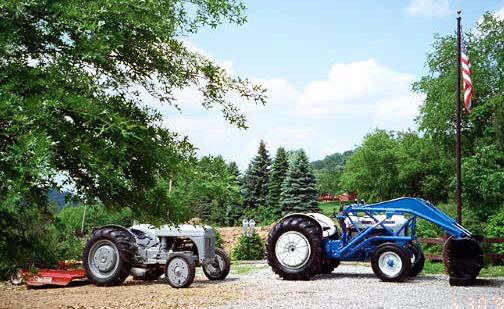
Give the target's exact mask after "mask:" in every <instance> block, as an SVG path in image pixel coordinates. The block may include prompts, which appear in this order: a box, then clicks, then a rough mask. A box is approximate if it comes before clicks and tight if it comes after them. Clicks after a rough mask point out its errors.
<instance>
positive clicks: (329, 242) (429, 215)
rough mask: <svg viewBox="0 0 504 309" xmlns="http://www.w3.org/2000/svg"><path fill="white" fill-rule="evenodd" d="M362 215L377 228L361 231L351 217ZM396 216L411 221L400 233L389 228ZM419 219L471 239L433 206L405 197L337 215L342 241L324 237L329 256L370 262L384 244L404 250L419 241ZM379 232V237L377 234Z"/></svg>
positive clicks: (353, 208) (404, 225) (453, 234)
mask: <svg viewBox="0 0 504 309" xmlns="http://www.w3.org/2000/svg"><path fill="white" fill-rule="evenodd" d="M359 213H364V214H366V215H367V216H369V217H370V218H371V219H372V220H373V221H374V225H372V226H371V227H368V228H366V229H364V230H362V229H359V227H358V225H357V224H356V223H355V222H354V221H353V220H352V216H357V215H358V214H359ZM383 214H385V218H384V219H381V220H379V219H378V218H377V217H376V216H377V215H383ZM393 215H405V216H406V217H407V218H408V219H407V221H406V222H405V223H404V224H403V225H402V226H401V227H400V228H399V229H398V230H397V231H393V230H392V229H391V228H389V227H387V226H386V223H387V220H390V219H391V218H392V216H393ZM417 218H422V219H424V220H427V221H430V222H432V223H434V224H436V225H437V226H439V227H441V228H442V229H443V230H444V231H445V232H446V233H447V234H449V235H451V236H453V237H454V238H456V239H461V238H466V237H471V236H472V235H471V233H470V232H469V231H468V230H467V229H465V228H464V227H462V226H461V225H460V224H459V223H457V222H456V221H455V220H453V219H452V218H451V217H449V216H448V215H446V214H444V213H443V212H441V211H440V210H439V209H437V208H436V207H435V206H434V205H432V204H431V203H429V202H427V201H425V200H422V199H419V198H407V197H403V198H398V199H394V200H390V201H385V202H381V203H376V204H370V205H364V204H352V205H350V206H348V207H347V208H346V209H344V210H343V212H342V213H341V214H339V215H338V216H337V219H338V221H339V223H340V226H341V230H342V235H341V238H340V239H331V238H324V249H325V254H326V257H328V258H330V259H335V260H340V261H368V260H369V259H370V258H371V256H372V255H373V253H374V252H375V251H376V249H377V247H378V246H379V245H381V244H383V243H394V244H396V245H398V246H401V247H405V246H407V245H408V244H410V243H414V242H415V241H416V221H417ZM345 219H348V221H349V222H350V223H351V224H352V226H353V228H354V229H355V230H356V231H357V233H358V235H357V236H356V237H353V238H351V237H350V233H348V231H347V227H346V224H345ZM377 230H379V232H380V233H379V234H378V235H376V232H377ZM373 232H375V234H373ZM415 246H418V247H419V244H415Z"/></svg>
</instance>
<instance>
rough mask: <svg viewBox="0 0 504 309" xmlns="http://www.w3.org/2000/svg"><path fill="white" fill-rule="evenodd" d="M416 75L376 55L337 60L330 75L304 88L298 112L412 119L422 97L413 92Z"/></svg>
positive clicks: (310, 114)
mask: <svg viewBox="0 0 504 309" xmlns="http://www.w3.org/2000/svg"><path fill="white" fill-rule="evenodd" d="M414 79H415V78H414V76H413V75H410V74H405V73H401V72H397V71H394V70H392V69H390V68H388V67H386V66H383V65H380V64H378V63H377V62H376V61H375V60H374V59H369V60H367V61H360V62H352V63H346V64H345V63H337V64H334V65H333V66H332V68H331V70H330V72H329V76H328V79H326V80H321V81H313V82H311V83H309V84H308V86H307V87H306V88H305V90H304V92H303V94H302V96H301V99H300V101H299V104H298V105H297V113H298V114H300V115H306V116H310V117H314V118H319V117H333V116H335V115H346V116H347V117H356V116H358V115H369V116H370V117H371V118H370V120H371V121H374V122H376V124H377V125H382V124H383V123H384V121H383V120H384V119H390V118H396V120H395V121H393V123H397V119H401V120H402V119H404V120H405V122H410V121H411V119H412V118H413V116H414V114H415V113H416V111H417V109H418V105H419V104H420V102H421V98H420V97H419V96H417V95H414V94H412V93H411V90H410V88H411V83H412V82H413V81H414Z"/></svg>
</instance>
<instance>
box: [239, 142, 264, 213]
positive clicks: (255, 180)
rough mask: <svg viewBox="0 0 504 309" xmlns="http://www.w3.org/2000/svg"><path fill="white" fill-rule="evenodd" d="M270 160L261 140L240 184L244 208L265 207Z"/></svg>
mask: <svg viewBox="0 0 504 309" xmlns="http://www.w3.org/2000/svg"><path fill="white" fill-rule="evenodd" d="M270 166H271V159H270V157H269V154H268V150H267V149H266V144H264V142H263V141H262V140H261V142H260V143H259V149H258V151H257V155H256V156H255V157H254V159H252V161H251V162H250V164H249V166H248V168H247V170H246V171H245V175H244V177H243V182H242V193H243V198H244V203H245V207H246V208H252V209H255V208H258V207H259V205H266V204H267V198H268V184H269V180H270Z"/></svg>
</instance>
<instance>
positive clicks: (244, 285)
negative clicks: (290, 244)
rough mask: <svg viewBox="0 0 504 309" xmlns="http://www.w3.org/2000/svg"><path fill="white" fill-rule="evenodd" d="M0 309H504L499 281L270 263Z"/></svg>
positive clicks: (41, 296)
mask: <svg viewBox="0 0 504 309" xmlns="http://www.w3.org/2000/svg"><path fill="white" fill-rule="evenodd" d="M0 308H66V309H70V308H79V309H88V308H114V309H115V308H126V309H129V308H131V309H132V308H135V309H136V308H153V309H154V308H156V309H157V308H222V309H224V308H227V309H230V308H236V309H243V308H247V309H263V308H275V309H279V308H288V309H291V308H304V309H306V308H345V309H350V308H359V309H361V308H387V309H389V308H401V309H402V308H419V309H420V308H436V309H438V308H454V309H455V308H457V309H462V308H485V309H492V308H497V309H504V278H491V279H490V278H482V279H478V281H477V284H476V285H475V286H471V287H450V286H449V284H448V280H447V277H446V276H444V275H437V276H432V275H420V276H419V277H418V278H416V279H412V280H408V281H406V282H403V283H385V282H380V281H379V280H378V279H377V278H376V277H375V276H374V274H373V272H372V270H371V268H370V267H366V266H361V265H351V264H342V265H341V266H340V267H338V268H337V269H336V270H335V272H334V273H332V274H330V275H321V276H317V277H315V278H314V279H313V280H310V281H283V280H280V279H279V278H278V277H277V276H276V275H274V274H273V273H272V272H271V270H270V268H269V267H267V265H264V264H262V265H254V264H252V265H249V264H246V265H233V268H232V273H231V274H230V275H229V277H228V278H227V279H226V280H225V281H221V282H211V281H209V280H207V279H206V278H205V277H204V276H203V275H202V274H201V273H199V274H198V275H197V278H196V280H195V282H194V283H193V285H192V286H191V287H190V288H188V289H179V290H176V289H173V288H171V287H170V286H169V285H168V284H166V283H164V282H163V281H158V282H140V281H132V280H128V281H126V282H125V284H124V285H123V286H119V287H108V288H100V287H96V286H94V285H81V286H73V287H69V288H51V289H47V288H46V289H31V290H27V289H26V287H13V286H11V285H7V284H3V285H1V286H0Z"/></svg>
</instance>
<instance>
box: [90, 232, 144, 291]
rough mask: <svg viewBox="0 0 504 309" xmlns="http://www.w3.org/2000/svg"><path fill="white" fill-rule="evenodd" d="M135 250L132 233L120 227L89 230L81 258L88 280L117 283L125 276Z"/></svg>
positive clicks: (121, 281)
mask: <svg viewBox="0 0 504 309" xmlns="http://www.w3.org/2000/svg"><path fill="white" fill-rule="evenodd" d="M135 252H136V244H135V239H134V236H133V235H131V233H129V232H128V230H126V229H124V228H121V227H104V228H101V229H98V230H95V231H94V232H93V235H92V236H91V239H89V241H88V242H87V244H86V247H85V248H84V254H83V257H82V261H83V264H84V269H85V271H86V276H87V278H88V280H89V281H91V282H92V283H94V284H96V285H99V286H113V285H120V284H121V283H123V282H124V280H126V278H127V277H128V275H129V273H130V270H131V265H132V261H133V258H134V256H135Z"/></svg>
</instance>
